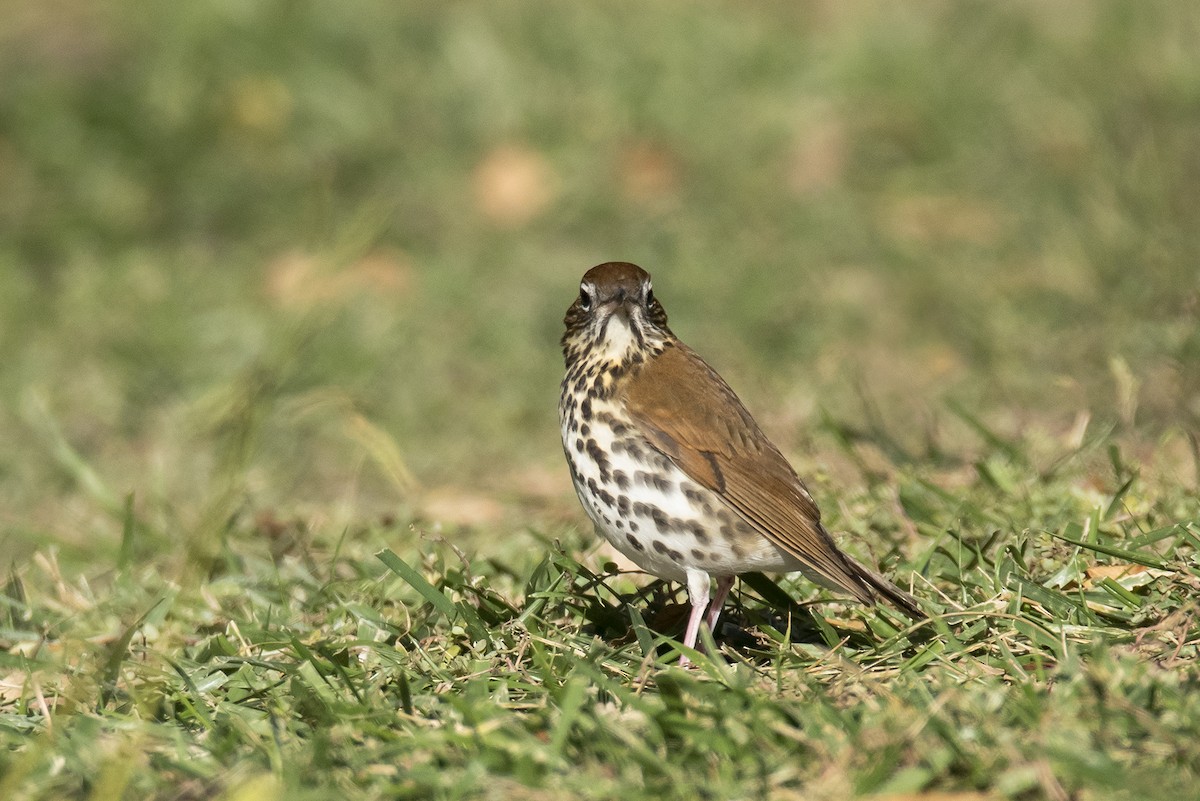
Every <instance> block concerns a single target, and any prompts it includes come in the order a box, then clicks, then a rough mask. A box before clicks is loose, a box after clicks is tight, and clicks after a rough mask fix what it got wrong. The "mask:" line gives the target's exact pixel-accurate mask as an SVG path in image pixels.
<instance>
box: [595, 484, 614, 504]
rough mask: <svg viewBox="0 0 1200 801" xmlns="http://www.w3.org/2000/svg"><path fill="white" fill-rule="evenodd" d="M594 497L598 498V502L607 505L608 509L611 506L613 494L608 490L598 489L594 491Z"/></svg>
mask: <svg viewBox="0 0 1200 801" xmlns="http://www.w3.org/2000/svg"><path fill="white" fill-rule="evenodd" d="M596 497H597V498H599V499H600V503H602V504H604V505H605V506H607V507H608V508H610V509H611V508H612V506H613V496H612V495H611V494H610V493H609V492H608V490H603V489H602V490H600V491H598V492H597V493H596Z"/></svg>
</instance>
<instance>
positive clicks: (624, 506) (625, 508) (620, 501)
mask: <svg viewBox="0 0 1200 801" xmlns="http://www.w3.org/2000/svg"><path fill="white" fill-rule="evenodd" d="M617 511H618V512H620V513H621V514H622V515H625V516H626V517H628V516H629V496H628V495H619V496H617Z"/></svg>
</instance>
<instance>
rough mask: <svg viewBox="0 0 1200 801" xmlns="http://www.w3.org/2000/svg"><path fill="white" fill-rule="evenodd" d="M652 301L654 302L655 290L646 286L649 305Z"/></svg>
mask: <svg viewBox="0 0 1200 801" xmlns="http://www.w3.org/2000/svg"><path fill="white" fill-rule="evenodd" d="M652 303H654V290H653V289H651V288H650V287H646V305H647V306H649V305H651V304H652Z"/></svg>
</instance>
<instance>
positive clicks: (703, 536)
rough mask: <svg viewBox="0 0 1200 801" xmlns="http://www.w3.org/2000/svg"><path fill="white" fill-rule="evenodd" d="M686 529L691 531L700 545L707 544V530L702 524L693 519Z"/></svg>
mask: <svg viewBox="0 0 1200 801" xmlns="http://www.w3.org/2000/svg"><path fill="white" fill-rule="evenodd" d="M687 529H688V531H690V532H692V536H693V537H695V538H696V542H698V543H700V544H701V545H708V532H707V531H705V530H704V526H702V525H700V524H699V523H697V522H696V521H695V520H693V521H692V522H691V523H688V525H687Z"/></svg>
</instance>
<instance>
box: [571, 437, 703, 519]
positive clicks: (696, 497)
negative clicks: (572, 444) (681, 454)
mask: <svg viewBox="0 0 1200 801" xmlns="http://www.w3.org/2000/svg"><path fill="white" fill-rule="evenodd" d="M586 427H587V426H584V428H586ZM679 489H681V490H683V497H685V498H687V499H688V501H689V502H691V503H692V504H693V505H699V504H700V503H703V502H704V493H702V492H700V490H699V488H697V487H696V485H695V484H689V483H687V482H686V481H685V482H684V483H682V484H680V485H679Z"/></svg>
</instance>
